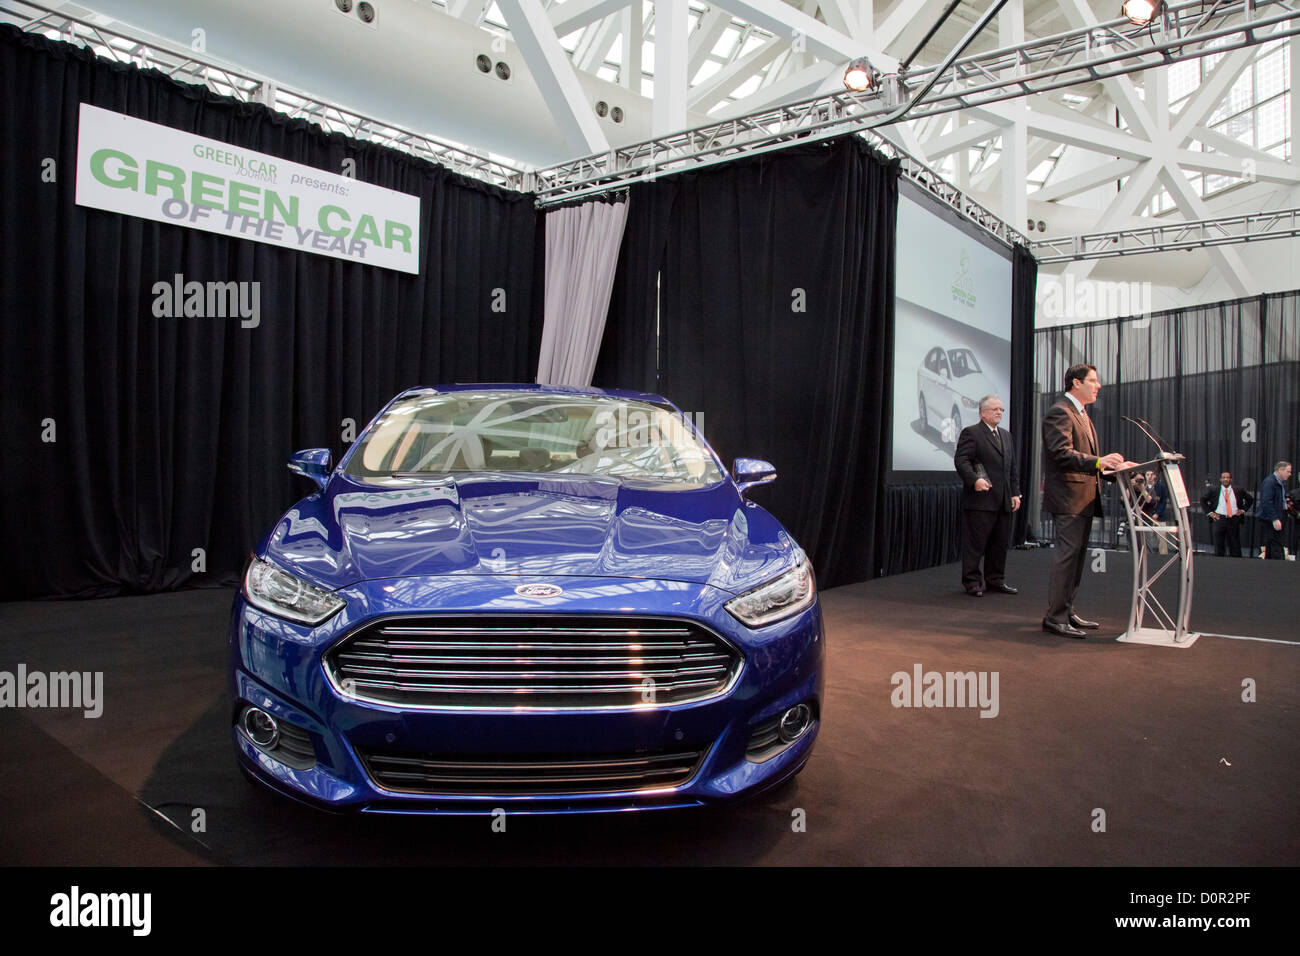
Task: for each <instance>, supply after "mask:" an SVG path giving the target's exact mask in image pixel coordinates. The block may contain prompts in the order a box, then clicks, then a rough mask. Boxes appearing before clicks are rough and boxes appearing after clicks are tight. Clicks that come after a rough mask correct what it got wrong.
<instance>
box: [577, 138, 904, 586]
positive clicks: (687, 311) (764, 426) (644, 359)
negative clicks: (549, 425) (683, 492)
mask: <svg viewBox="0 0 1300 956" xmlns="http://www.w3.org/2000/svg"><path fill="white" fill-rule="evenodd" d="M897 199H898V170H897V167H896V165H895V164H893V163H891V162H888V161H886V160H884V159H883V158H881V157H880V156H879V155H878V154H876V153H875V152H874V151H873V150H871V149H870V147H868V146H867V145H866V144H865V143H864V142H863V141H862V140H861V139H860V138H859V137H848V138H843V139H837V140H831V141H827V142H822V143H816V144H810V145H807V146H796V147H792V148H789V149H783V150H781V151H779V152H772V153H768V154H763V155H760V156H756V157H749V158H746V159H742V160H738V161H735V162H731V163H727V164H725V165H720V166H715V167H709V168H706V169H702V170H698V171H694V172H689V173H683V174H679V175H675V176H671V177H666V178H663V179H660V180H658V181H656V182H652V183H646V184H638V185H635V186H633V187H632V189H631V193H630V202H631V206H630V208H629V219H628V227H627V239H626V240H625V242H624V246H623V249H622V254H621V256H620V261H619V270H618V274H617V278H616V281H615V287H614V294H613V296H612V300H611V304H610V313H609V319H608V321H607V323H606V334H605V339H604V342H603V344H602V354H601V356H600V361H599V363H598V365H597V371H596V380H595V384H596V385H601V386H610V387H624V388H638V389H643V390H646V391H652V392H659V393H661V394H663V395H665V396H666V397H668V398H669V399H671V400H672V401H673V402H675V403H676V404H677V405H678V406H679V407H681V408H682V409H683V410H684V411H687V412H689V413H692V414H695V415H702V416H703V425H704V433H705V435H706V437H707V438H708V439H709V441H710V442H711V443H712V444H713V446H714V447H715V449H716V450H717V451H718V453H719V455H721V456H722V457H723V459H724V460H725V461H726V462H727V463H728V464H730V463H731V460H732V459H733V458H735V457H737V456H747V457H754V458H765V459H768V460H769V461H771V462H773V463H774V464H775V465H776V468H777V472H778V473H779V475H780V477H779V478H778V480H777V481H776V483H775V484H772V485H769V486H766V487H763V488H759V489H755V490H754V491H753V492H752V495H753V497H754V500H755V501H757V502H758V503H760V504H763V505H764V506H766V507H768V508H769V510H771V511H772V512H773V513H774V514H775V515H776V516H777V518H779V519H780V520H781V521H782V522H783V523H784V524H785V525H786V527H787V528H789V529H790V531H791V533H792V534H793V535H794V536H795V537H796V539H797V540H798V541H799V543H800V544H801V545H802V546H803V547H804V549H805V550H806V551H807V552H808V554H809V555H810V556H811V557H812V559H813V561H814V564H815V565H816V567H817V573H818V577H819V580H820V582H821V584H822V586H824V587H830V586H833V585H836V584H845V583H849V582H852V581H858V580H862V579H864V578H867V577H870V576H871V569H872V568H873V567H876V566H877V563H878V561H877V557H878V555H877V549H879V548H880V547H881V546H882V539H881V536H880V527H881V518H882V514H883V505H884V502H883V498H882V490H883V487H884V475H885V469H886V467H887V460H886V454H887V445H886V440H885V439H886V436H887V435H888V429H889V427H890V416H889V409H888V401H887V396H888V394H889V391H888V387H889V382H888V379H887V376H888V369H889V365H890V362H891V356H892V352H893V347H892V322H893V313H894V222H895V217H896V213H897ZM656 304H657V306H658V320H657V334H656ZM656 349H657V362H655V361H651V357H652V356H654V355H655V354H656Z"/></svg>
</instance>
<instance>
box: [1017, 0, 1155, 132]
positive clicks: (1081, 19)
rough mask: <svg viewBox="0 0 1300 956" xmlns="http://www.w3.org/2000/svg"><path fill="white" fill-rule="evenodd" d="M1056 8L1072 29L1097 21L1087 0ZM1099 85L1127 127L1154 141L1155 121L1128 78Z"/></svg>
mask: <svg viewBox="0 0 1300 956" xmlns="http://www.w3.org/2000/svg"><path fill="white" fill-rule="evenodd" d="M1060 6H1061V12H1062V13H1064V14H1065V19H1066V22H1067V23H1069V25H1070V27H1071V28H1073V29H1081V28H1083V27H1095V26H1097V24H1098V23H1099V22H1100V20H1098V18H1097V15H1096V14H1095V13H1093V12H1092V8H1091V7H1090V6H1088V4H1087V0H1060ZM1004 45H1005V44H1004ZM1101 82H1102V88H1103V89H1105V91H1106V95H1107V96H1109V97H1110V99H1111V102H1112V103H1114V104H1115V108H1116V109H1118V110H1119V113H1120V115H1121V116H1123V117H1124V120H1125V121H1126V122H1127V123H1128V125H1129V127H1130V128H1132V129H1133V130H1135V131H1136V132H1138V133H1140V134H1141V135H1142V136H1144V137H1145V138H1147V139H1154V138H1155V136H1156V132H1157V130H1156V122H1155V120H1154V119H1153V118H1152V116H1151V111H1150V110H1149V109H1147V106H1146V103H1145V102H1143V100H1142V98H1141V97H1139V96H1138V93H1137V90H1136V88H1135V87H1134V86H1133V80H1132V78H1130V77H1128V76H1114V77H1110V78H1109V79H1105V80H1102V81H1101Z"/></svg>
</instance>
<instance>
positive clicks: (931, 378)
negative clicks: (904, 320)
mask: <svg viewBox="0 0 1300 956" xmlns="http://www.w3.org/2000/svg"><path fill="white" fill-rule="evenodd" d="M994 391H996V389H995V388H994V386H993V383H992V382H991V381H990V380H989V378H988V376H987V375H985V374H984V369H982V368H981V367H980V363H979V360H978V359H977V358H976V357H975V353H974V352H972V351H971V350H970V349H966V348H957V349H944V348H940V347H938V346H935V347H934V348H932V349H930V351H928V352H926V353H925V359H924V360H923V361H922V362H921V366H920V367H919V368H918V369H917V370H916V392H917V407H918V410H919V411H920V413H921V422H920V424H921V431H922V432H924V431H926V430H928V429H931V428H933V429H936V430H937V431H938V432H939V433H940V435H941V436H942V438H943V440H944V441H946V442H955V441H956V440H957V436H958V435H959V434H960V433H961V430H962V429H963V428H965V427H966V426H967V425H969V424H971V423H972V422H974V421H977V420H978V419H979V415H980V413H979V407H980V399H981V398H983V397H984V396H985V395H989V394H992V393H993V392H994Z"/></svg>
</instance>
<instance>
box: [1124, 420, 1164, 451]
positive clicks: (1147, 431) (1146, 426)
mask: <svg viewBox="0 0 1300 956" xmlns="http://www.w3.org/2000/svg"><path fill="white" fill-rule="evenodd" d="M1120 418H1122V419H1124V421H1126V422H1128V423H1129V424H1131V425H1136V426H1137V427H1138V428H1139V429H1140V430H1141V432H1142V434H1144V435H1146V436H1147V438H1150V439H1151V441H1152V442H1153V443H1154V444H1155V446H1156V448H1158V449H1160V457H1161V458H1174V457H1177V455H1176V453H1175V452H1171V451H1170V450H1169V449H1168V448H1166V447H1165V445H1164V442H1162V441H1161V440H1160V439H1159V438H1157V437H1156V436H1155V435H1154V434H1152V433H1153V432H1154V431H1155V429H1154V428H1152V427H1151V423H1150V422H1146V421H1143V420H1142V419H1140V418H1129V417H1128V416H1127V415H1121V416H1120Z"/></svg>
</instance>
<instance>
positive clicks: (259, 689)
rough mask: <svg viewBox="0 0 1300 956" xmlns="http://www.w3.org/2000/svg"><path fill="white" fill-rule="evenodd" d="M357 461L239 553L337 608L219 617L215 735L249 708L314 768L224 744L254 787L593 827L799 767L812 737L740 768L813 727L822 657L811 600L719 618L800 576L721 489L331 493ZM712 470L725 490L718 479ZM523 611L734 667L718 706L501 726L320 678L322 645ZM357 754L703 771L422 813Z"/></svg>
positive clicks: (236, 733)
mask: <svg viewBox="0 0 1300 956" xmlns="http://www.w3.org/2000/svg"><path fill="white" fill-rule="evenodd" d="M485 387H486V386H469V388H474V389H479V390H482V389H484V388H485ZM492 387H493V388H509V389H511V390H519V391H521V392H547V393H552V392H554V393H561V394H566V393H567V394H582V395H612V396H614V397H618V398H632V399H637V400H642V401H650V402H654V403H656V404H660V405H664V406H668V407H672V406H671V405H670V403H668V402H666V401H665V400H664V399H663V398H661V397H659V396H652V395H644V394H641V393H633V392H622V391H602V390H598V389H559V388H548V387H544V386H492ZM462 388H463V387H462ZM454 390H455V389H454V388H451V387H449V388H446V389H444V388H439V389H438V391H440V392H441V391H454ZM417 391H421V390H411V391H410V392H406V393H403V396H404V395H408V394H412V393H413V392H417ZM403 396H398V397H397V398H395V399H394V401H397V400H398V399H400V398H402V397H403ZM390 405H391V403H390ZM386 410H387V409H385V411H386ZM382 415H383V412H382V411H381V412H380V414H379V415H378V416H376V419H375V421H377V420H378V419H379V418H380V417H382ZM373 424H374V421H372V422H371V425H372V426H373ZM368 427H369V426H368ZM697 438H698V439H699V441H700V442H701V444H704V445H705V447H706V448H707V444H706V443H704V441H703V437H702V436H698V435H697ZM359 445H360V442H358V443H357V444H356V445H354V446H353V448H352V449H351V450H350V451H349V453H348V455H345V456H344V458H343V460H342V461H340V463H339V465H338V467H337V468H336V469H335V470H334V472H333V473H332V475H330V477H329V480H328V482H327V483H326V485H325V488H324V489H323V490H322V491H319V492H317V493H315V494H312V495H310V496H308V497H307V498H305V499H303V500H302V501H300V502H298V503H297V504H296V505H295V506H294V507H293V508H291V509H290V510H289V511H288V512H287V513H286V514H285V516H284V517H283V518H282V519H281V520H280V521H279V522H277V524H276V525H275V527H274V528H273V529H272V530H271V531H270V532H269V533H268V535H267V536H266V538H265V539H263V541H262V542H261V543H260V544H259V545H258V547H257V549H256V552H255V554H256V556H257V557H260V558H265V559H267V560H269V561H271V562H273V563H274V564H276V565H278V566H279V567H281V568H283V569H284V570H286V571H288V572H290V573H292V574H294V575H297V576H298V577H301V578H303V579H305V580H307V581H310V582H312V583H315V584H316V585H318V586H319V587H322V588H325V589H327V590H330V591H333V592H335V593H336V595H337V596H338V597H341V598H343V599H344V600H345V601H346V605H345V606H344V607H343V608H342V609H341V610H340V611H339V612H338V613H337V614H335V615H334V616H332V617H330V618H329V619H327V620H326V621H324V622H323V623H321V624H320V625H319V626H317V627H312V626H309V625H305V624H299V623H297V622H294V621H290V620H287V619H285V618H281V617H278V616H275V615H273V614H269V613H266V612H264V611H262V610H259V609H258V608H256V607H254V606H252V605H251V604H249V603H248V602H247V601H246V599H245V598H244V596H243V593H242V591H241V593H240V594H239V595H238V596H237V597H236V598H235V601H234V605H233V608H232V613H231V619H230V632H229V649H230V659H231V693H232V696H233V698H234V700H235V702H236V707H235V708H234V709H233V711H232V715H233V713H235V712H237V711H238V710H239V708H240V707H241V706H242V705H243V704H245V703H247V704H252V705H254V706H257V707H260V708H262V709H263V710H266V711H267V712H269V713H271V714H272V715H274V716H276V717H277V718H281V719H286V720H289V721H291V722H293V723H295V724H297V725H298V726H300V727H302V728H304V729H305V730H307V731H308V732H309V733H310V735H311V737H312V739H313V741H314V745H315V749H316V755H317V761H316V764H315V766H314V767H312V768H311V769H309V770H296V769H293V768H292V767H289V766H287V765H285V764H284V763H281V762H279V761H277V760H275V758H274V757H273V756H271V755H269V754H267V753H265V752H263V751H262V750H260V749H259V748H257V747H256V746H255V745H253V744H252V743H251V741H249V739H248V738H247V737H246V736H245V735H244V733H243V732H242V730H240V729H239V728H238V727H237V726H232V731H231V732H232V738H233V741H234V744H235V749H236V754H237V757H238V759H239V761H240V763H241V765H242V766H243V767H244V768H245V770H246V771H247V772H249V773H250V775H251V776H253V777H254V778H255V779H257V780H259V781H261V782H262V783H264V784H266V785H268V786H270V787H272V788H273V789H275V790H278V791H279V792H281V793H283V794H285V795H287V796H290V797H293V798H295V799H298V800H301V801H303V802H306V803H309V804H311V805H313V806H316V807H320V808H323V809H331V810H361V811H366V812H384V813H439V814H458V813H490V812H492V811H493V810H495V809H497V808H504V809H506V810H507V811H508V812H511V813H519V812H528V813H567V812H602V811H603V812H609V811H618V810H630V809H653V808H664V807H680V806H695V805H702V804H711V803H719V802H727V801H729V800H733V799H736V798H738V797H741V796H745V795H748V794H752V793H756V792H758V791H760V790H764V789H767V788H769V787H772V786H776V785H778V784H779V783H780V782H782V781H783V780H785V779H787V778H788V777H789V776H791V775H792V774H793V773H795V772H797V771H798V769H800V768H801V767H802V766H803V764H804V762H805V761H806V760H807V759H808V756H809V754H810V752H811V750H812V746H813V742H814V740H815V738H816V734H817V730H818V729H819V724H818V723H814V725H813V726H812V727H811V728H809V730H808V731H807V732H806V733H805V734H804V735H803V736H802V737H800V738H799V739H798V740H796V741H795V742H794V743H792V744H790V745H789V746H788V747H787V748H786V749H785V750H783V751H782V752H780V753H779V754H777V755H776V756H773V757H770V758H769V759H765V760H763V761H761V762H755V761H752V760H750V759H748V758H747V756H746V752H745V750H746V744H747V741H748V740H749V736H750V734H751V733H752V731H753V729H754V727H755V726H756V725H757V724H759V723H761V722H763V721H765V720H767V719H769V718H771V717H773V716H775V715H777V714H780V713H781V712H783V711H784V710H785V709H786V708H788V707H790V706H793V705H794V704H797V703H800V702H808V703H811V704H812V705H813V707H814V712H815V713H816V714H817V715H818V717H820V702H821V698H822V692H823V660H824V648H825V638H824V629H823V624H822V618H821V611H820V607H819V605H818V603H817V602H816V601H815V600H814V602H813V603H812V605H811V606H809V607H808V608H806V609H805V610H803V611H802V612H800V613H798V614H796V615H793V616H791V617H788V618H785V619H783V620H780V621H777V622H775V623H773V624H770V625H768V626H765V627H761V628H749V627H746V626H745V625H743V624H741V623H740V622H739V621H738V620H736V619H735V618H734V617H733V616H732V615H731V614H730V613H729V612H728V611H727V610H726V608H725V604H726V602H728V601H730V600H731V599H732V598H734V597H736V596H737V595H738V594H742V593H744V592H746V591H748V590H751V589H752V588H754V587H756V586H758V585H760V584H763V583H765V582H767V581H770V580H772V579H773V578H775V577H777V576H779V575H780V574H782V573H783V572H785V571H788V570H790V569H792V568H794V567H796V566H797V565H798V564H799V563H800V562H801V561H802V560H803V554H802V552H801V551H800V549H799V548H798V546H797V545H796V544H795V542H794V541H793V540H792V539H791V538H790V536H789V534H788V533H787V532H786V531H785V530H784V528H782V526H781V525H780V523H779V522H777V521H776V519H774V518H773V517H772V516H771V515H770V514H768V513H767V512H766V511H764V510H763V509H762V508H760V507H758V506H756V505H754V504H753V503H752V502H748V501H746V500H744V499H743V498H742V497H741V495H740V493H739V492H738V491H737V489H736V484H735V482H734V481H733V480H732V479H731V478H730V477H726V478H724V480H723V481H721V482H719V483H717V484H715V485H713V486H711V487H707V488H701V489H685V490H680V491H655V490H646V489H642V488H637V487H634V486H633V485H631V484H625V483H622V482H620V481H617V480H614V479H606V478H601V477H599V476H592V475H562V474H543V475H512V476H505V475H495V474H482V475H456V476H455V480H451V479H442V480H436V481H435V480H426V479H423V478H419V479H413V480H412V481H411V482H410V483H409V484H404V485H403V486H402V487H400V488H392V487H377V486H375V485H372V484H367V483H365V482H361V481H358V480H356V479H354V478H352V477H350V476H348V475H346V474H343V469H344V468H345V467H346V465H347V462H348V458H349V457H350V455H351V454H352V453H353V452H354V451H355V449H356V447H357V446H359ZM715 461H716V457H715ZM719 470H720V471H721V472H722V474H723V475H726V474H727V472H726V469H725V468H722V467H721V464H720V463H719ZM529 583H545V584H559V585H561V586H562V587H563V594H562V595H560V596H559V597H557V598H546V599H541V600H539V599H536V598H529V597H524V596H520V595H518V594H517V593H516V590H515V589H516V587H517V586H519V585H521V584H529ZM539 611H542V612H550V613H565V614H573V615H584V614H599V615H603V616H614V615H629V616H634V617H638V618H644V617H661V618H666V619H675V618H676V619H689V620H691V621H694V622H698V623H699V624H701V625H703V626H704V627H706V628H707V629H709V630H711V631H712V632H713V633H714V634H716V635H718V636H719V637H721V638H723V639H724V640H725V641H726V642H728V643H730V644H731V646H732V647H733V648H735V649H736V650H738V651H739V652H740V654H741V656H742V657H743V664H742V665H741V668H740V670H739V673H738V674H737V675H736V677H735V679H734V681H733V683H732V684H731V685H730V687H729V688H728V689H727V690H726V692H725V693H723V694H722V695H721V696H715V697H711V698H709V699H706V700H702V701H698V702H693V703H683V704H678V705H664V706H652V707H644V706H643V707H614V708H602V709H582V708H573V709H562V710H557V709H547V710H538V711H525V712H518V711H514V710H503V709H492V708H474V709H470V710H453V709H448V708H407V707H402V706H400V705H393V704H382V703H374V702H370V701H363V700H358V699H356V698H353V697H348V696H346V695H344V694H342V693H341V692H340V691H339V690H338V689H336V688H335V687H334V686H333V685H332V683H331V681H330V679H329V677H328V676H327V673H326V669H325V666H324V664H323V660H322V659H323V655H324V654H325V653H326V652H327V651H328V650H329V649H330V648H331V647H333V646H334V645H335V644H336V643H337V642H338V641H340V640H342V639H343V638H345V637H346V636H347V635H349V634H351V633H353V632H355V631H356V630H357V629H358V628H359V627H361V626H363V625H365V624H368V623H372V622H374V621H377V620H381V619H386V618H397V617H401V616H403V615H422V616H428V615H429V614H453V613H458V612H460V613H465V614H471V615H474V614H479V615H481V614H485V613H491V614H493V615H511V614H536V613H538V612H539ZM358 747H377V748H381V749H382V748H390V749H395V750H407V751H415V752H437V753H439V754H442V755H446V756H447V757H448V758H451V757H458V756H463V757H465V758H466V759H471V758H473V757H474V756H475V755H476V754H500V753H507V752H508V753H510V754H512V755H520V756H522V757H526V756H528V755H530V754H537V755H544V754H554V753H557V752H563V753H565V754H566V755H572V756H573V757H574V759H581V757H583V756H584V755H592V756H598V755H603V754H611V753H625V752H627V753H630V752H642V751H662V750H674V749H686V748H689V749H701V750H705V751H706V756H705V757H704V759H703V762H702V763H701V765H700V766H699V767H698V769H697V770H696V772H695V773H694V774H693V775H692V777H691V778H690V779H689V780H688V781H686V783H684V784H682V785H679V786H677V787H675V788H667V789H665V790H650V791H646V790H639V791H628V792H625V793H594V794H581V793H575V794H561V795H557V794H546V795H544V796H516V795H482V796H479V795H473V796H471V795H464V794H458V795H454V796H438V795H431V794H425V793H419V794H415V793H405V792H396V791H389V790H385V789H383V788H381V787H379V786H378V785H377V784H375V783H374V781H372V780H371V779H370V777H369V775H368V774H367V773H366V771H365V769H364V767H363V765H362V763H361V761H360V759H359V758H358V755H357V748H358Z"/></svg>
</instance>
